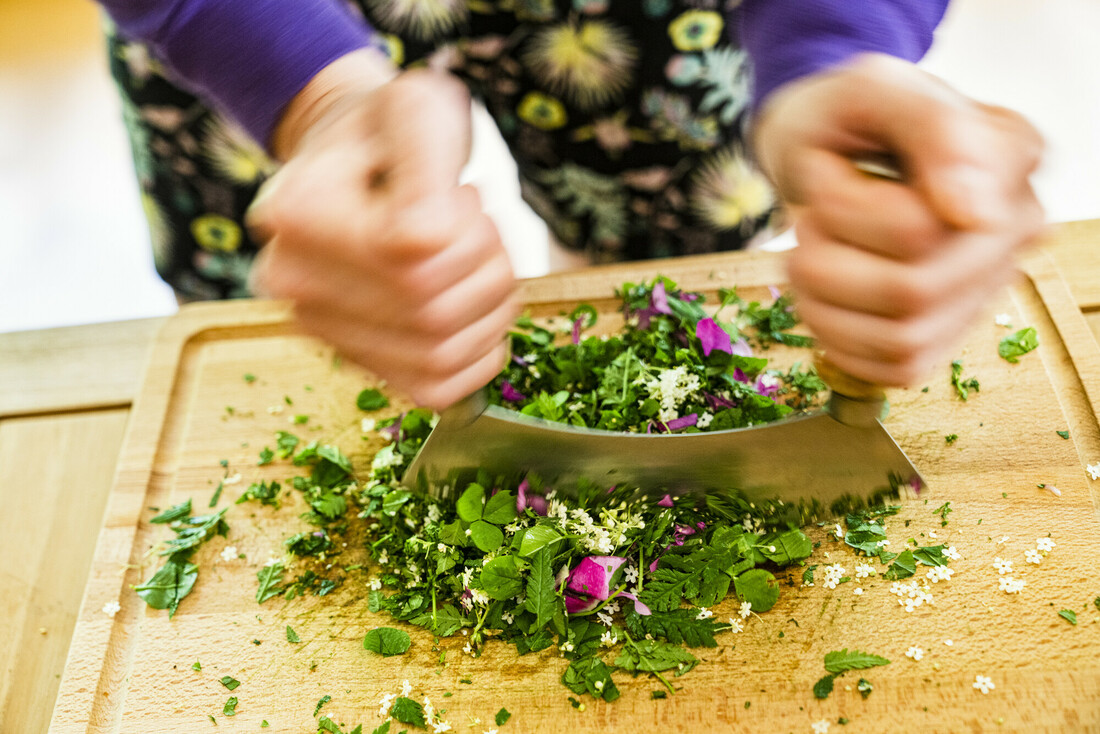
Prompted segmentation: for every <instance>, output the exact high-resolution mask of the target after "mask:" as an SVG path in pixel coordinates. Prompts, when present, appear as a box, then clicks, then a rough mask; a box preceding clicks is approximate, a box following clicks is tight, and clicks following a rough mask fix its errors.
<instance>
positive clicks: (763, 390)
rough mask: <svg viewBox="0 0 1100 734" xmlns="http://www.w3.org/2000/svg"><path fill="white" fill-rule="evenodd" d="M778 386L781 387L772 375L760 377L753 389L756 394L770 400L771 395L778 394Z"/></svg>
mask: <svg viewBox="0 0 1100 734" xmlns="http://www.w3.org/2000/svg"><path fill="white" fill-rule="evenodd" d="M780 385H782V383H781V382H780V381H779V379H778V378H777V377H775V376H774V375H760V377H759V378H757V380H756V385H755V388H756V392H758V393H760V394H761V395H766V396H767V397H769V398H770V397H771V396H772V395H775V394H776V393H777V392H779V387H780Z"/></svg>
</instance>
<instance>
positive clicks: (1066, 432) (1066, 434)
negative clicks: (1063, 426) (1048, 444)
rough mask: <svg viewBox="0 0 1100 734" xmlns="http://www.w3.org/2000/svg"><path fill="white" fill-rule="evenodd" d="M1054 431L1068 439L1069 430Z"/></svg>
mask: <svg viewBox="0 0 1100 734" xmlns="http://www.w3.org/2000/svg"><path fill="white" fill-rule="evenodd" d="M1055 433H1057V434H1058V435H1059V436H1061V437H1062V438H1064V439H1067V440H1068V439H1069V431H1055Z"/></svg>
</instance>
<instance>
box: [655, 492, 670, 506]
mask: <svg viewBox="0 0 1100 734" xmlns="http://www.w3.org/2000/svg"><path fill="white" fill-rule="evenodd" d="M657 506H658V507H672V495H671V494H666V495H665V496H664V497H662V498H661V501H660V502H658V503H657Z"/></svg>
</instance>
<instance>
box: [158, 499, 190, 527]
mask: <svg viewBox="0 0 1100 734" xmlns="http://www.w3.org/2000/svg"><path fill="white" fill-rule="evenodd" d="M190 514H191V498H190V497H188V498H187V499H186V500H185V501H183V502H180V503H179V504H178V505H173V506H172V507H169V508H168V509H167V510H165V511H164V512H162V513H160V514H159V515H157V516H156V517H154V518H152V519H151V520H149V522H154V523H158V524H159V523H169V522H175V521H176V520H182V519H183V518H185V517H187V516H188V515H190Z"/></svg>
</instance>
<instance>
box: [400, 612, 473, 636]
mask: <svg viewBox="0 0 1100 734" xmlns="http://www.w3.org/2000/svg"><path fill="white" fill-rule="evenodd" d="M409 621H410V622H412V623H413V624H415V625H417V626H420V627H424V628H426V629H429V630H431V631H432V633H434V634H436V635H438V636H440V637H450V636H451V635H453V634H454V633H455V632H458V631H459V630H460V629H462V628H463V627H466V626H468V625H469V624H470V622H469V620H468V619H467V618H466V617H465V616H463V615H462V613H461V612H460V611H458V609H456V608H455V606H454V605H453V604H445V605H443V606H441V607H439V608H438V609H436V610H435V613H434V614H433V613H432V612H431V611H430V610H429V611H426V612H424V613H423V614H420V615H417V616H415V617H413V618H411V619H410V620H409Z"/></svg>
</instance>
